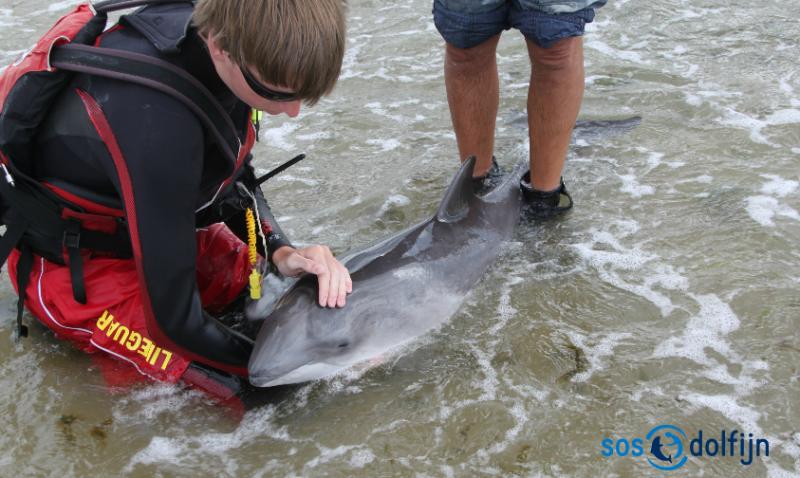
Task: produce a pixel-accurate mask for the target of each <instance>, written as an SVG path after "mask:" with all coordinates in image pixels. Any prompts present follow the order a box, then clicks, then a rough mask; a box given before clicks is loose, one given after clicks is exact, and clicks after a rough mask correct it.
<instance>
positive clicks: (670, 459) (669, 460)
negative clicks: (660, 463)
mask: <svg viewBox="0 0 800 478" xmlns="http://www.w3.org/2000/svg"><path fill="white" fill-rule="evenodd" d="M667 461H668V462H670V463H672V455H670V456H668V457H667Z"/></svg>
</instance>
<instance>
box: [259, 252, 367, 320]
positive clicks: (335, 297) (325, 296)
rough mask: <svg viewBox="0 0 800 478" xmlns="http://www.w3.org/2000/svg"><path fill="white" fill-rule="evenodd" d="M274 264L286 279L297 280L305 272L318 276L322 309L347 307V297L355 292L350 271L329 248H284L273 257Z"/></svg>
mask: <svg viewBox="0 0 800 478" xmlns="http://www.w3.org/2000/svg"><path fill="white" fill-rule="evenodd" d="M272 261H273V262H274V263H275V266H276V267H277V268H278V271H279V272H280V273H281V274H282V275H284V276H286V277H295V276H298V275H300V274H302V273H303V272H307V273H309V274H314V275H316V276H317V279H318V280H319V305H321V306H322V307H344V304H345V302H346V298H347V294H349V293H351V292H353V281H352V279H350V272H348V270H347V268H346V267H344V266H343V265H342V264H341V263H340V262H339V261H338V260H336V258H335V257H333V254H332V253H331V250H330V249H329V248H328V247H327V246H309V247H303V248H300V249H295V248H293V247H289V246H284V247H281V248H280V249H278V250H276V251H275V252H274V253H273V254H272Z"/></svg>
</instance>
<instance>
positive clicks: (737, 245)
mask: <svg viewBox="0 0 800 478" xmlns="http://www.w3.org/2000/svg"><path fill="white" fill-rule="evenodd" d="M73 3H74V2H72V1H65V2H47V1H43V0H26V1H12V0H0V63H2V64H7V63H9V62H10V61H12V60H13V59H14V58H15V57H16V56H17V55H18V54H19V53H21V52H22V51H24V50H25V49H26V48H27V47H28V46H29V45H30V44H31V43H32V42H33V40H34V39H35V38H36V37H37V35H38V34H39V33H41V32H42V31H43V30H44V29H45V28H46V27H48V26H49V25H50V24H51V23H52V22H53V21H54V20H55V18H57V17H58V16H59V15H60V14H62V13H63V12H65V10H66V9H67V8H68V7H69V5H71V4H73ZM350 5H351V8H350V38H349V52H348V56H347V61H346V65H345V71H344V74H343V76H342V79H341V81H340V84H339V87H338V89H337V90H336V92H335V94H334V95H333V96H332V97H331V98H330V99H327V100H325V101H323V102H322V103H321V104H320V105H318V107H316V108H314V109H313V110H309V111H306V112H304V113H303V114H302V115H301V117H300V118H299V119H297V120H284V119H271V120H270V122H269V124H268V125H267V129H266V131H264V132H263V133H262V142H261V143H260V144H259V146H258V150H257V152H256V154H257V157H258V158H259V161H260V164H261V165H262V166H263V168H264V169H267V168H268V167H270V166H272V165H275V164H278V163H279V162H280V161H282V160H285V159H287V158H288V157H290V156H291V155H294V154H297V153H299V152H303V151H305V152H307V153H308V154H309V159H308V160H306V161H305V162H304V163H301V165H299V166H297V167H295V168H294V169H293V170H291V171H290V172H288V173H287V174H285V175H283V176H282V177H280V178H278V179H276V180H275V181H274V182H273V183H272V185H271V190H270V191H268V197H269V198H270V200H271V203H272V204H273V207H274V208H275V209H276V210H277V211H278V213H279V216H281V218H280V219H281V223H282V224H283V225H284V228H285V229H287V231H288V232H289V233H290V235H291V236H292V237H293V238H294V239H296V240H297V241H300V242H306V243H313V242H322V243H328V244H331V245H332V246H333V247H334V249H336V250H337V251H340V252H343V251H344V250H346V249H348V248H350V247H351V246H357V245H360V244H363V243H366V242H369V241H371V240H373V239H376V238H378V237H381V236H383V235H386V234H388V233H391V232H393V231H397V230H400V229H401V228H403V227H404V226H407V225H409V224H411V223H412V222H414V221H417V220H419V219H421V218H423V217H425V216H426V215H428V214H430V213H431V212H432V211H433V210H434V209H435V207H436V204H437V202H438V201H439V198H440V195H441V193H442V191H443V188H444V186H445V184H446V183H447V181H448V180H449V178H450V176H451V175H452V173H453V171H454V170H455V163H456V159H455V158H456V150H455V140H454V136H453V134H452V132H451V129H450V121H449V113H448V109H447V104H446V99H445V93H444V85H443V80H442V69H441V63H442V58H441V53H442V42H441V40H440V38H439V37H438V34H437V33H436V31H435V29H434V28H433V25H432V21H431V15H430V9H431V5H430V1H428V0H407V1H400V2H391V3H390V4H387V3H386V2H377V1H369V0H351V2H350ZM786 7H787V4H785V3H783V4H781V3H779V2H743V1H722V0H702V1H691V2H690V1H688V0H665V1H663V2H660V3H657V4H656V3H655V2H644V1H639V0H628V1H624V0H619V1H614V0H612V1H611V2H610V5H608V6H607V7H606V8H604V9H603V10H601V12H600V14H599V16H598V20H597V22H596V23H595V24H594V25H592V27H591V28H590V31H589V33H588V34H587V37H586V53H587V76H588V82H587V91H586V99H585V102H584V106H583V111H582V116H583V117H585V118H589V119H603V118H621V117H626V116H630V115H634V114H639V115H642V116H643V117H644V121H643V124H642V125H641V126H640V127H639V128H638V129H637V130H635V131H633V132H631V133H628V134H625V135H621V136H614V137H604V136H600V137H587V138H584V139H581V140H579V141H578V142H577V144H576V146H575V147H574V148H573V150H572V153H571V157H570V160H569V162H568V166H567V170H566V172H565V176H566V178H567V181H568V183H569V184H570V189H571V191H572V192H573V196H574V197H575V201H576V209H575V210H574V211H573V212H572V213H571V214H570V215H569V216H568V218H567V219H565V220H563V221H558V222H554V223H552V224H548V225H545V226H541V227H536V228H534V227H525V228H523V229H522V230H520V232H519V233H518V235H517V237H516V241H515V242H513V243H511V244H509V245H508V246H507V247H506V248H505V251H504V253H503V256H502V257H501V259H500V261H499V262H498V263H497V265H496V266H495V267H494V268H493V269H492V271H491V272H490V274H488V275H487V276H486V277H485V279H484V281H483V282H482V284H481V286H480V287H478V288H477V289H476V290H475V291H474V292H473V293H472V294H471V296H470V297H469V299H468V301H467V303H466V304H465V305H464V306H463V307H462V308H461V310H460V311H459V313H458V314H457V315H456V316H455V317H454V318H453V319H452V321H450V322H449V323H448V324H447V325H446V326H444V327H443V328H442V329H440V330H438V331H437V332H435V333H433V334H431V335H430V336H428V337H426V338H425V339H424V340H423V341H421V342H420V343H419V344H417V346H416V348H415V349H414V350H412V351H410V352H408V353H406V354H405V355H402V356H401V357H398V358H397V359H395V360H393V361H392V362H390V363H388V364H385V365H383V366H381V367H378V368H376V369H373V370H371V371H369V372H367V373H366V374H364V375H362V376H356V377H344V378H339V379H335V380H332V381H329V382H323V383H315V384H310V385H306V386H301V387H297V388H295V389H289V390H283V391H281V392H278V393H276V394H275V396H274V397H272V398H271V399H270V400H269V401H268V402H269V403H267V404H266V405H264V406H262V407H259V408H257V409H254V410H251V411H249V412H248V413H247V414H246V415H245V417H244V419H243V420H241V421H239V420H236V419H233V418H232V417H231V416H230V414H229V413H227V412H225V411H224V410H221V409H219V408H218V407H216V406H214V405H213V404H210V403H208V402H207V401H206V399H205V398H204V397H201V396H199V395H196V394H193V393H189V392H186V391H181V390H178V389H175V388H171V387H166V386H160V385H151V386H144V387H140V388H137V389H135V390H123V391H116V392H109V391H108V390H107V388H106V387H105V385H104V384H103V382H102V379H101V378H100V377H99V375H98V373H97V371H96V369H94V367H93V364H92V362H91V360H90V359H89V358H88V357H86V356H84V355H83V354H81V353H79V352H77V351H75V350H73V349H72V348H71V347H70V346H67V345H65V344H61V343H59V342H57V341H56V340H55V339H54V338H53V337H52V336H51V335H50V334H49V333H47V332H45V331H44V330H43V329H42V328H34V329H33V331H32V338H31V339H29V340H25V341H23V342H22V343H20V344H19V345H15V344H13V343H12V342H11V341H10V340H0V357H1V358H2V365H1V366H0V384H1V386H2V391H0V410H3V417H4V419H5V420H4V421H5V427H4V428H5V433H4V434H2V438H0V447H2V449H3V450H4V451H3V453H2V456H1V457H0V475H2V476H87V475H95V476H120V475H122V476H154V475H155V476H197V475H200V476H209V475H210V476H369V477H374V476H509V475H516V476H643V475H648V476H658V475H660V474H662V473H663V474H667V472H659V471H657V470H655V469H654V468H652V467H651V465H649V464H648V462H647V458H648V457H650V458H651V459H652V455H650V454H648V452H650V442H649V441H648V442H646V443H645V446H644V450H643V451H644V452H645V456H640V457H631V456H630V455H629V456H626V457H620V456H612V457H605V456H603V454H602V452H603V451H604V450H605V449H604V447H603V440H604V439H605V438H609V439H611V440H613V443H615V444H617V442H619V441H620V440H622V439H625V440H629V441H631V440H633V439H635V438H636V437H641V438H645V436H646V435H647V433H648V432H649V431H650V430H651V429H652V428H653V427H655V426H657V425H661V424H672V425H675V426H677V427H679V428H681V430H683V431H685V432H686V434H687V439H686V440H684V442H685V443H684V445H685V448H689V441H690V440H691V439H692V438H694V437H695V436H696V435H697V432H698V431H699V430H703V432H704V435H705V436H706V437H709V436H710V435H711V436H717V437H719V435H720V431H721V430H726V431H728V432H730V431H731V430H733V429H736V430H738V431H739V432H744V433H753V435H754V436H755V437H757V438H758V437H762V438H766V439H768V440H769V442H770V456H769V457H768V458H767V457H755V458H754V461H753V463H752V464H751V465H748V466H745V465H742V464H740V462H739V458H738V457H730V456H727V457H724V458H723V457H720V456H716V457H709V456H705V455H704V456H702V457H695V456H692V457H689V459H688V461H687V462H686V463H685V465H684V466H682V467H681V468H680V469H679V470H677V471H673V472H669V474H672V475H675V476H698V475H707V476H723V475H724V476H742V477H745V476H747V477H749V476H767V475H769V476H774V477H779V476H798V475H800V430H798V425H800V384H799V383H798V378H799V377H800V375H799V374H798V368H797V367H798V363H800V332H798V330H800V327H799V326H800V294H798V291H800V272H798V271H800V267H798V266H800V249H798V237H800V213H799V212H798V210H800V186H799V184H798V181H800V177H798V171H800V73H798V69H797V67H796V61H797V47H798V40H800V28H798V22H797V19H796V18H795V15H793V14H792V11H791V9H790V8H786ZM526 58H527V56H526V54H525V52H524V48H523V46H522V42H521V39H520V38H519V35H518V34H517V33H515V32H510V33H508V34H506V35H505V36H504V39H503V41H502V42H501V46H500V70H501V72H502V73H501V74H502V79H501V81H502V89H503V102H502V105H501V117H500V120H499V122H498V142H497V144H498V146H497V154H498V157H499V158H500V160H501V163H502V164H504V165H511V164H513V163H515V162H516V161H517V160H518V159H519V158H521V157H524V156H525V155H526V154H527V145H526V144H525V137H526V133H525V130H524V129H520V127H519V126H517V125H516V124H517V123H515V120H517V119H518V118H519V116H520V115H521V113H522V110H523V109H524V104H525V97H526V94H527V91H526V88H527V86H526V85H527V77H528V74H529V69H528V68H529V67H528V63H527V59H526ZM0 303H1V304H2V307H4V309H3V310H5V313H4V315H5V316H6V320H4V321H3V322H2V326H0V337H9V336H10V334H11V330H12V317H13V315H14V312H13V305H14V296H13V292H12V290H11V288H10V286H9V284H8V279H7V278H5V277H4V278H3V282H2V287H1V288H0ZM663 443H664V444H665V445H666V444H667V443H668V441H667V439H666V438H665V439H664V442H663ZM622 450H625V448H624V447H623V448H622ZM666 450H667V449H666V448H665V451H666ZM670 450H671V452H672V453H673V454H675V456H676V459H677V457H678V456H679V454H678V453H677V452H676V450H675V449H674V448H670ZM687 453H688V452H687V451H686V450H684V453H683V455H684V456H685V455H686V454H687Z"/></svg>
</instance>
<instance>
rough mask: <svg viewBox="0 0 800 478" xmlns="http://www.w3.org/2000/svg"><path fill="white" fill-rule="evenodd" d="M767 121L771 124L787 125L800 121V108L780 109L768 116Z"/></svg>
mask: <svg viewBox="0 0 800 478" xmlns="http://www.w3.org/2000/svg"><path fill="white" fill-rule="evenodd" d="M765 122H766V123H767V124H769V125H785V124H796V123H800V110H796V109H784V110H778V111H776V112H774V113H772V114H771V115H769V116H767V119H766V120H765Z"/></svg>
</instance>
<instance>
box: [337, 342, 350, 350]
mask: <svg viewBox="0 0 800 478" xmlns="http://www.w3.org/2000/svg"><path fill="white" fill-rule="evenodd" d="M348 345H350V343H348V342H342V343H340V344H339V348H340V349H343V348H345V347H347V346H348Z"/></svg>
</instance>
